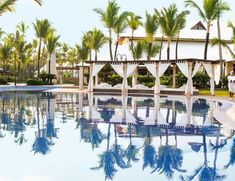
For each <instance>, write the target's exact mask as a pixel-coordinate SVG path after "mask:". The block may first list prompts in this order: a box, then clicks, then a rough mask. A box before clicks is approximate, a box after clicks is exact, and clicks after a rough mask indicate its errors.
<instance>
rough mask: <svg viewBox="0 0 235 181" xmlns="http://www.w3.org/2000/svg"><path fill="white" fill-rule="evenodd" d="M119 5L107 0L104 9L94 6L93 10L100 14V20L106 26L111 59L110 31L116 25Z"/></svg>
mask: <svg viewBox="0 0 235 181" xmlns="http://www.w3.org/2000/svg"><path fill="white" fill-rule="evenodd" d="M119 10H120V7H119V6H118V4H117V3H116V1H115V0H114V1H108V5H107V7H106V9H105V10H103V9H100V8H95V9H94V11H95V12H96V13H98V14H99V15H100V18H101V21H102V22H103V23H104V25H105V27H106V28H108V32H109V54H110V60H111V61H113V51H112V33H113V30H114V28H115V26H116V22H117V19H118V13H119Z"/></svg>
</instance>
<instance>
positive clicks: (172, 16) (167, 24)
mask: <svg viewBox="0 0 235 181" xmlns="http://www.w3.org/2000/svg"><path fill="white" fill-rule="evenodd" d="M155 11H156V14H157V15H158V17H159V23H160V26H161V30H162V33H163V35H165V36H167V59H168V60H169V59H170V46H171V40H172V38H173V37H175V36H176V35H177V33H178V32H179V27H180V26H179V25H181V23H179V22H180V21H181V20H182V19H183V18H185V16H186V15H187V14H189V12H188V11H182V12H181V13H178V9H177V7H176V4H172V5H170V6H169V7H168V8H163V10H161V11H160V12H159V11H157V10H155ZM180 28H181V27H180Z"/></svg>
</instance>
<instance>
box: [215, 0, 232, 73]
mask: <svg viewBox="0 0 235 181" xmlns="http://www.w3.org/2000/svg"><path fill="white" fill-rule="evenodd" d="M219 4H220V5H219V6H221V7H222V6H223V7H224V8H223V9H220V12H219V13H218V17H217V33H218V39H221V28H220V19H221V15H222V14H223V13H224V12H225V11H230V7H229V5H228V4H227V3H226V2H223V1H222V0H220V1H219ZM219 59H220V61H221V63H220V68H221V71H220V73H221V76H223V75H224V69H223V67H224V63H223V54H222V46H221V45H220V44H219Z"/></svg>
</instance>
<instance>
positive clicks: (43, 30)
mask: <svg viewBox="0 0 235 181" xmlns="http://www.w3.org/2000/svg"><path fill="white" fill-rule="evenodd" d="M33 26H34V29H35V32H36V36H37V38H38V39H39V46H38V62H37V69H38V77H39V74H40V60H41V46H42V42H43V41H45V39H46V37H47V36H48V34H49V33H50V32H51V24H50V22H49V21H48V19H43V20H39V19H37V20H36V23H33Z"/></svg>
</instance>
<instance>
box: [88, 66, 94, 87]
mask: <svg viewBox="0 0 235 181" xmlns="http://www.w3.org/2000/svg"><path fill="white" fill-rule="evenodd" d="M92 71H93V64H90V75H89V83H88V91H89V92H93V86H94V82H93V76H92Z"/></svg>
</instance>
